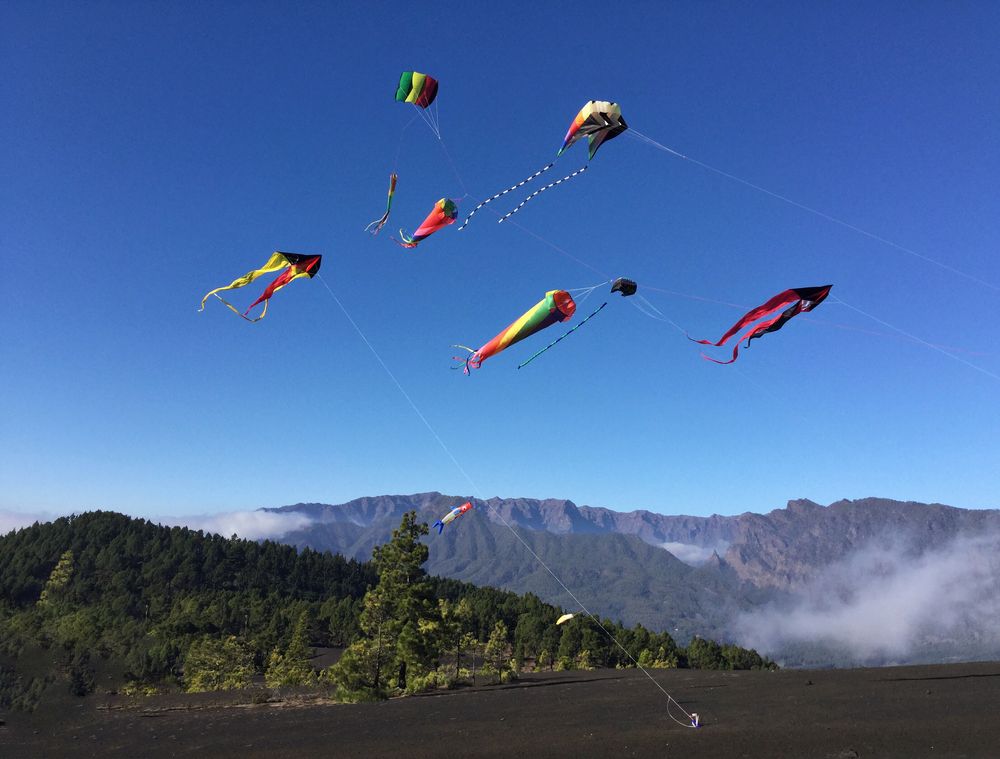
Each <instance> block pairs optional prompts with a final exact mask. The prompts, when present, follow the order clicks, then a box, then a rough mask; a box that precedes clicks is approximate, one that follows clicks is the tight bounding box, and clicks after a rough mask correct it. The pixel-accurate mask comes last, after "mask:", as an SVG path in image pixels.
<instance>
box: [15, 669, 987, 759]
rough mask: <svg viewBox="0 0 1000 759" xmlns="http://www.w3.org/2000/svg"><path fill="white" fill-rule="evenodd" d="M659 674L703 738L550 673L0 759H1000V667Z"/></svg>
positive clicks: (95, 736)
mask: <svg viewBox="0 0 1000 759" xmlns="http://www.w3.org/2000/svg"><path fill="white" fill-rule="evenodd" d="M652 674H653V676H654V677H655V678H656V680H657V682H659V683H660V684H661V685H662V686H663V687H664V688H665V689H666V690H667V691H669V692H671V693H672V694H673V695H674V696H675V697H676V698H677V699H678V700H679V701H680V702H681V703H682V704H683V706H684V708H685V709H686V710H687V711H696V712H698V713H699V714H700V716H701V719H702V721H703V727H701V728H700V729H697V730H694V729H689V728H685V727H681V726H680V725H678V724H676V723H675V722H674V721H672V720H671V719H670V718H669V717H668V715H667V711H666V708H667V699H666V697H665V696H664V695H663V693H662V692H661V691H660V690H659V689H658V688H657V687H656V686H655V685H654V684H653V683H652V682H650V681H649V679H647V677H646V676H645V675H643V673H642V672H638V671H635V670H627V671H614V670H610V671H609V670H605V671H597V672H551V673H550V672H546V673H539V674H534V675H525V676H523V679H522V680H521V681H520V682H518V683H514V684H511V685H507V686H499V687H497V686H494V687H484V688H476V689H473V688H467V689H463V690H457V691H449V692H442V693H440V694H438V693H435V694H427V695H423V696H418V697H413V698H402V699H394V700H392V701H389V702H386V703H381V704H358V705H335V704H320V705H311V706H287V705H286V706H281V705H260V706H243V707H229V708H191V709H187V708H182V709H165V708H164V707H163V705H162V704H161V705H160V706H158V707H150V706H149V705H148V704H147V705H146V706H141V705H140V706H138V707H135V708H131V709H111V710H108V709H106V708H103V709H102V708H98V707H100V706H102V705H104V706H106V703H104V704H102V702H101V699H100V698H98V699H96V700H94V701H91V702H88V703H87V704H86V705H85V706H84V707H81V708H78V709H74V710H73V711H74V712H76V713H66V714H63V715H51V714H50V715H33V716H32V717H31V718H30V719H24V718H21V719H14V718H11V715H8V724H7V725H6V726H5V727H0V757H3V759H14V758H15V757H17V758H19V757H59V756H73V757H105V756H123V757H124V756H128V757H146V756H149V757H159V756H163V757H166V756H202V757H211V759H227V758H229V757H233V758H236V757H239V758H241V759H245V758H246V757H256V756H261V757H275V758H277V757H281V758H285V757H312V756H316V757H415V758H416V757H436V756H442V757H443V756H447V757H467V756H477V757H512V756H514V757H517V756H523V757H536V756H543V757H544V756H553V757H561V756H567V757H568V756H575V757H602V756H639V757H645V756H676V757H686V758H692V759H698V758H701V757H830V758H836V759H850V758H852V757H907V758H911V757H984V758H990V759H996V758H997V757H1000V663H972V664H952V665H933V666H921V667H890V668H880V669H855V670H835V671H815V670H813V671H806V670H797V671H795V670H786V671H781V672H773V673H772V672H700V671H690V670H673V671H666V670H658V671H654V672H653V673H652ZM105 702H106V699H105ZM191 703H196V702H191ZM181 704H183V701H181V702H179V703H178V704H177V705H178V706H180V705H181ZM151 708H156V709H159V710H158V711H153V710H151ZM675 714H676V716H678V717H679V718H681V719H683V717H682V715H680V714H678V713H676V711H675ZM54 717H55V719H54Z"/></svg>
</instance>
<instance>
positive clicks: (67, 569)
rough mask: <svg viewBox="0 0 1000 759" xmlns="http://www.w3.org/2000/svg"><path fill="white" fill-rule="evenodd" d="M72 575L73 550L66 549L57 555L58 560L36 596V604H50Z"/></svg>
mask: <svg viewBox="0 0 1000 759" xmlns="http://www.w3.org/2000/svg"><path fill="white" fill-rule="evenodd" d="M72 576H73V551H72V550H70V551H66V552H65V553H64V554H63V555H62V556H60V557H59V561H58V562H57V563H56V565H55V567H53V569H52V572H51V574H49V580H48V582H46V583H45V587H44V588H42V593H41V595H40V596H39V598H38V605H39V606H42V607H46V606H52V604H53V603H54V601H55V600H56V598H57V597H58V596H59V595H60V594H61V592H62V591H63V589H64V588H65V587H66V586H67V585H68V584H69V580H70V577H72Z"/></svg>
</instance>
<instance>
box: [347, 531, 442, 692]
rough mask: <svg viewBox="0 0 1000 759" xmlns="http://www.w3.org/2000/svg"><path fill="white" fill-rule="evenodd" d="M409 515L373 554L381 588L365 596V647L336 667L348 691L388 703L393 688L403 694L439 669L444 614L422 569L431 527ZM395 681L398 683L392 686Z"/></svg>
mask: <svg viewBox="0 0 1000 759" xmlns="http://www.w3.org/2000/svg"><path fill="white" fill-rule="evenodd" d="M416 520H417V513H416V512H415V511H408V512H407V513H406V514H404V515H403V520H402V522H401V523H400V525H399V527H398V528H397V529H395V530H393V532H392V540H390V541H389V542H388V543H385V544H384V545H381V546H376V548H375V550H374V551H373V552H372V558H373V560H374V563H375V569H376V571H377V572H378V577H379V581H378V585H376V586H375V587H374V588H371V589H370V590H369V591H368V593H367V594H366V595H365V599H364V602H363V609H362V611H361V630H362V632H363V633H364V640H365V642H364V644H362V643H361V641H355V643H354V644H352V645H351V646H350V647H348V649H347V651H345V652H344V658H346V659H347V661H346V662H345V663H343V664H341V662H344V659H343V658H342V659H341V662H338V664H337V665H336V666H335V668H334V672H333V677H334V679H335V681H336V682H337V683H338V684H339V685H340V686H341V687H342V688H344V689H345V691H346V692H348V693H351V694H355V695H358V694H359V693H360V692H367V695H368V696H370V697H373V698H384V697H385V694H386V692H387V689H388V688H389V687H390V686H391V685H395V687H397V688H399V689H401V690H404V689H406V688H407V687H408V686H412V685H414V684H415V683H417V682H418V681H419V680H420V679H421V678H422V677H423V676H424V675H426V673H427V672H429V671H430V670H431V669H433V668H434V666H435V664H436V660H437V652H438V650H439V649H438V641H437V640H436V638H437V636H438V634H439V630H440V613H439V610H438V606H437V603H436V602H435V601H434V599H433V595H432V589H431V584H430V582H429V580H428V579H427V572H426V570H425V569H424V568H423V564H424V563H425V562H426V561H427V557H428V550H427V546H425V545H424V544H423V543H421V542H420V538H421V537H422V536H424V535H426V534H427V532H428V530H427V525H426V524H424V523H422V522H417V521H416ZM393 680H394V683H393V682H392V681H393Z"/></svg>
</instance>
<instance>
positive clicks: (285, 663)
mask: <svg viewBox="0 0 1000 759" xmlns="http://www.w3.org/2000/svg"><path fill="white" fill-rule="evenodd" d="M311 653H312V649H311V648H310V647H309V611H308V609H303V610H302V612H301V613H300V614H299V618H298V621H297V622H296V623H295V629H294V630H293V631H292V638H291V640H290V641H289V642H288V648H286V649H285V652H284V653H281V652H280V651H278V649H277V648H276V649H274V650H273V651H272V652H271V656H270V658H269V659H268V663H267V669H266V670H265V672H264V681H265V682H266V683H267V687H269V688H280V687H283V686H294V685H311V684H312V683H313V681H314V680H315V674H314V673H313V668H312V665H310V664H309V656H310V654H311Z"/></svg>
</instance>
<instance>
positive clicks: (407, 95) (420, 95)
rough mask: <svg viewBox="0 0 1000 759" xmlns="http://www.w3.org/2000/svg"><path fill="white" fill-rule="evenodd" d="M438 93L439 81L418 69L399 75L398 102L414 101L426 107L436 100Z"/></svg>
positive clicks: (417, 104)
mask: <svg viewBox="0 0 1000 759" xmlns="http://www.w3.org/2000/svg"><path fill="white" fill-rule="evenodd" d="M437 94H438V81H437V79H435V78H434V77H432V76H428V75H427V74H421V73H419V72H417V71H404V72H403V73H402V74H400V75H399V86H398V87H397V88H396V102H397V103H413V104H414V105H415V106H417V107H418V108H426V107H427V106H429V105H430V104H431V103H433V102H434V98H436V97H437Z"/></svg>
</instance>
